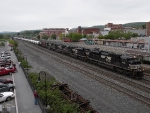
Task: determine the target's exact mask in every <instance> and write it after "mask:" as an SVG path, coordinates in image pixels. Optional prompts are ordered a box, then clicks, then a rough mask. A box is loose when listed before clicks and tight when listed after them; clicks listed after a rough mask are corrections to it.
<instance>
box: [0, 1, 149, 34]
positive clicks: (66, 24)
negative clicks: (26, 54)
mask: <svg viewBox="0 0 150 113" xmlns="http://www.w3.org/2000/svg"><path fill="white" fill-rule="evenodd" d="M149 21H150V0H0V32H2V31H17V32H19V31H22V30H36V29H43V28H74V27H78V26H87V27H90V26H94V25H105V24H107V23H109V22H111V23H114V24H124V23H129V22H149Z"/></svg>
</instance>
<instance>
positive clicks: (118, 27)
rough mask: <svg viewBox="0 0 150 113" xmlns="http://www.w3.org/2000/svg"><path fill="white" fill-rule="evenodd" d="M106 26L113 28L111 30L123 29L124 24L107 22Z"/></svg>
mask: <svg viewBox="0 0 150 113" xmlns="http://www.w3.org/2000/svg"><path fill="white" fill-rule="evenodd" d="M105 28H111V30H121V29H123V28H122V24H113V23H107V24H106V25H105Z"/></svg>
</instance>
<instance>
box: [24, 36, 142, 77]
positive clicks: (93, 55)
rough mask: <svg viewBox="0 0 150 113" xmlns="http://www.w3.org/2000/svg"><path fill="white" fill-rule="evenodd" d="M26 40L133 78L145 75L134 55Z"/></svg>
mask: <svg viewBox="0 0 150 113" xmlns="http://www.w3.org/2000/svg"><path fill="white" fill-rule="evenodd" d="M23 40H24V39H23ZM26 41H29V42H31V43H34V44H37V45H39V46H42V47H44V48H47V49H50V50H53V51H56V52H59V53H62V54H65V55H68V56H71V57H75V58H77V59H82V60H84V61H86V62H89V63H93V64H97V65H100V66H104V67H106V68H111V69H113V70H114V71H117V72H119V73H122V74H125V75H127V76H130V77H133V78H140V79H141V78H143V76H144V74H143V73H144V69H143V68H142V66H141V62H140V61H139V60H138V59H137V58H136V57H134V56H130V55H124V54H118V53H114V52H109V51H104V50H101V49H100V48H94V49H89V48H85V47H78V46H77V45H73V44H71V43H62V42H60V41H59V42H58V41H43V40H41V41H33V40H26Z"/></svg>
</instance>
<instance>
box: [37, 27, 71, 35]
mask: <svg viewBox="0 0 150 113" xmlns="http://www.w3.org/2000/svg"><path fill="white" fill-rule="evenodd" d="M67 31H68V28H44V29H43V31H42V32H40V33H39V35H40V37H42V36H44V35H46V36H51V35H53V34H55V35H56V36H57V37H58V36H59V35H60V34H62V33H63V34H65V33H66V32H67Z"/></svg>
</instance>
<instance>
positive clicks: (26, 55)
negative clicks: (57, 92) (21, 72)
mask: <svg viewBox="0 0 150 113" xmlns="http://www.w3.org/2000/svg"><path fill="white" fill-rule="evenodd" d="M24 57H25V59H26V62H27V74H28V61H27V55H24Z"/></svg>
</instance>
